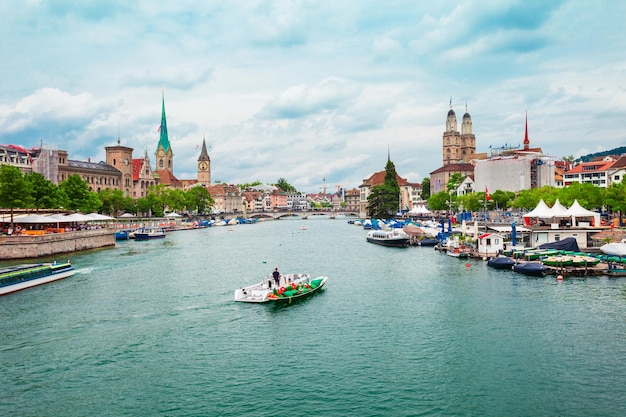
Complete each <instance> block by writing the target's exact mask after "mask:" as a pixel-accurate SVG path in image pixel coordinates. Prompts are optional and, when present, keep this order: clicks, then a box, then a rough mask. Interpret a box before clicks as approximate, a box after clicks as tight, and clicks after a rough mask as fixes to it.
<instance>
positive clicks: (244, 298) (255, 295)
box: [235, 274, 328, 303]
mask: <svg viewBox="0 0 626 417" xmlns="http://www.w3.org/2000/svg"><path fill="white" fill-rule="evenodd" d="M327 280H328V277H326V276H319V277H317V278H314V279H311V276H310V275H309V274H284V275H281V276H280V279H279V282H278V284H276V283H275V282H274V278H273V277H272V276H271V275H270V276H268V277H267V278H264V279H263V280H262V281H261V282H259V283H256V284H253V285H249V286H247V287H242V288H239V289H236V290H235V301H241V302H244V303H267V302H280V301H288V302H291V301H293V300H295V299H299V298H303V297H308V296H310V295H311V294H313V293H315V292H317V291H319V290H320V289H322V287H324V284H326V281H327Z"/></svg>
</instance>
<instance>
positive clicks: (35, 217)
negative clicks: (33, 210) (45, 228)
mask: <svg viewBox="0 0 626 417" xmlns="http://www.w3.org/2000/svg"><path fill="white" fill-rule="evenodd" d="M13 223H31V224H33V223H37V224H41V223H54V220H51V219H50V218H49V217H46V216H42V215H40V214H29V215H28V216H24V217H17V218H14V219H13Z"/></svg>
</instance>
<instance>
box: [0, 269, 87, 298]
mask: <svg viewBox="0 0 626 417" xmlns="http://www.w3.org/2000/svg"><path fill="white" fill-rule="evenodd" d="M75 272H76V271H75V270H73V269H71V270H67V271H63V272H59V273H57V274H52V275H48V276H45V277H41V278H35V279H31V280H28V281H22V282H18V283H16V284H12V285H7V286H5V287H0V295H5V294H10V293H12V292H16V291H21V290H25V289H26V288H31V287H36V286H38V285H43V284H47V283H49V282H53V281H58V280H60V279H63V278H67V277H71V276H72V275H74V273H75Z"/></svg>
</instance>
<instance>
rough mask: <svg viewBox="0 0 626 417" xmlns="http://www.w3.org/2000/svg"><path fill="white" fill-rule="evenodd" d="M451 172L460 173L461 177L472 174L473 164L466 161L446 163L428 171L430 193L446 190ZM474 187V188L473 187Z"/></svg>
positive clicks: (471, 175)
mask: <svg viewBox="0 0 626 417" xmlns="http://www.w3.org/2000/svg"><path fill="white" fill-rule="evenodd" d="M453 174H461V175H462V176H463V178H467V177H472V178H473V176H474V165H472V164H470V163H468V162H459V163H457V164H448V165H444V166H442V167H440V168H437V169H436V170H434V171H433V172H431V173H430V195H435V194H437V193H439V192H441V191H446V190H447V186H448V181H450V177H451V176H452V175H453ZM474 189H475V188H474Z"/></svg>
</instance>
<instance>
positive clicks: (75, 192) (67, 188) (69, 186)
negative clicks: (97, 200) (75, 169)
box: [59, 174, 91, 211]
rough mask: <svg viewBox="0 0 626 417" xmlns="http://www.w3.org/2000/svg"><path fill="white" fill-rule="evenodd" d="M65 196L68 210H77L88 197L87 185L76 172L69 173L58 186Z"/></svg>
mask: <svg viewBox="0 0 626 417" xmlns="http://www.w3.org/2000/svg"><path fill="white" fill-rule="evenodd" d="M59 187H60V188H61V189H62V190H63V191H64V192H65V195H66V196H67V199H68V200H67V206H66V208H67V209H69V210H74V211H79V210H81V207H82V206H83V205H85V204H86V203H87V201H88V199H89V193H90V192H91V190H90V189H89V185H88V184H87V183H86V182H85V181H83V179H82V178H81V177H80V176H78V175H77V174H71V175H69V176H68V177H67V179H66V180H65V181H63V182H62V183H61V185H60V186H59Z"/></svg>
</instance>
